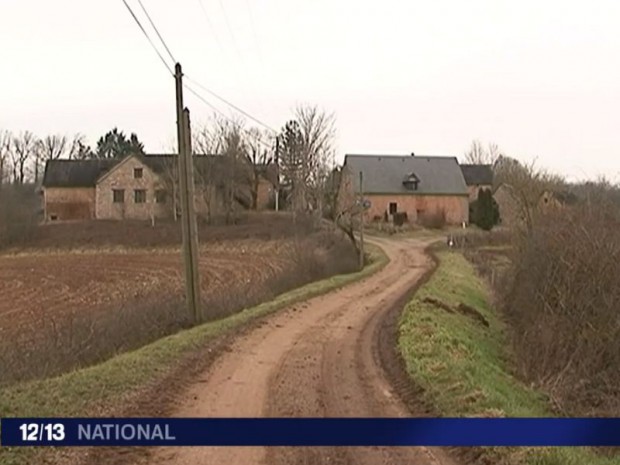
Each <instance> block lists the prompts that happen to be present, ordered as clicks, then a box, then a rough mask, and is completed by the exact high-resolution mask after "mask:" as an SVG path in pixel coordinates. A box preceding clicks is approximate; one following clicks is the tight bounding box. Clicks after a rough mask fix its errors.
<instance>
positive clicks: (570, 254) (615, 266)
mask: <svg viewBox="0 0 620 465" xmlns="http://www.w3.org/2000/svg"><path fill="white" fill-rule="evenodd" d="M517 245H518V247H517V249H516V254H515V260H516V263H515V268H514V271H513V276H512V277H511V279H510V283H509V286H508V288H507V289H506V292H505V293H504V295H503V307H504V310H505V313H506V315H507V318H508V320H509V322H510V325H511V328H512V332H513V336H514V337H513V340H514V347H515V350H516V352H517V355H518V361H519V368H520V371H521V373H522V375H523V376H524V377H525V378H527V379H528V380H530V381H532V382H534V383H536V384H538V385H540V386H542V387H543V388H544V389H546V391H547V392H548V393H549V394H550V396H551V398H552V399H553V400H554V402H555V404H556V406H557V407H558V408H559V409H560V410H562V411H564V412H567V413H570V414H574V415H582V414H598V415H606V416H607V415H617V414H620V371H619V370H618V366H620V320H619V319H618V302H620V281H618V276H620V215H619V214H618V212H617V210H615V209H614V208H612V207H604V206H601V205H597V206H596V208H594V206H589V205H583V206H580V207H575V208H572V209H565V210H561V211H556V212H551V213H549V214H547V215H544V216H541V217H539V218H538V219H537V221H536V223H535V226H534V228H533V229H532V230H531V231H530V232H529V234H528V235H526V236H524V237H523V238H522V239H521V240H520V241H519V242H518V243H517Z"/></svg>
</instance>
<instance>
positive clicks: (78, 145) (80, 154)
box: [69, 133, 94, 160]
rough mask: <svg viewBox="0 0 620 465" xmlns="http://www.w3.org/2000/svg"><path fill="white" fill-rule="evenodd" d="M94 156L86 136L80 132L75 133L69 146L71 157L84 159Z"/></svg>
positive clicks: (72, 158)
mask: <svg viewBox="0 0 620 465" xmlns="http://www.w3.org/2000/svg"><path fill="white" fill-rule="evenodd" d="M93 156H94V155H93V151H92V149H91V148H90V146H89V145H88V144H87V142H86V137H85V136H84V135H83V134H80V133H77V134H75V135H74V136H73V139H71V143H70V146H69V159H70V160H84V159H87V158H93Z"/></svg>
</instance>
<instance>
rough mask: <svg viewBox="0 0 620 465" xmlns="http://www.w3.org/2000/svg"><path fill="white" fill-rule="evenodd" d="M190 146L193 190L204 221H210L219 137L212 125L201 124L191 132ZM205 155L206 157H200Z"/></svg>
mask: <svg viewBox="0 0 620 465" xmlns="http://www.w3.org/2000/svg"><path fill="white" fill-rule="evenodd" d="M193 138H194V141H193V142H192V146H193V148H194V151H195V153H196V161H197V163H196V164H195V165H194V175H195V183H194V184H195V191H196V196H197V197H198V199H197V200H199V201H200V202H201V204H202V205H201V207H202V209H204V212H205V216H206V221H207V223H210V222H211V220H212V217H213V212H214V209H215V208H214V207H215V206H214V203H215V200H216V190H217V187H216V181H217V179H216V178H217V176H216V170H215V165H216V160H215V156H214V155H215V154H217V153H218V152H219V149H220V147H219V146H218V142H220V141H219V139H218V138H217V137H216V135H214V127H213V125H211V126H209V125H203V126H202V127H200V128H198V129H197V130H195V131H194V133H193ZM201 157H206V158H204V159H203V158H201Z"/></svg>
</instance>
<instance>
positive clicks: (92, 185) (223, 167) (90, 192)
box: [42, 155, 277, 221]
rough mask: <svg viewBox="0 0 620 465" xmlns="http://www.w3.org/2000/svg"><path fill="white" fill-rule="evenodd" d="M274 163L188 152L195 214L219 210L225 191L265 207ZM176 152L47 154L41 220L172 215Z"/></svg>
mask: <svg viewBox="0 0 620 465" xmlns="http://www.w3.org/2000/svg"><path fill="white" fill-rule="evenodd" d="M276 173H277V170H275V166H271V165H268V166H257V167H248V166H247V164H237V165H235V166H233V165H232V164H230V163H228V159H227V158H226V157H222V156H215V155H194V174H195V204H196V211H197V213H198V214H199V215H210V214H215V213H219V212H220V211H221V209H222V206H223V204H224V192H228V193H229V194H230V197H231V202H233V205H232V206H233V207H234V208H235V209H249V208H256V209H258V210H261V209H266V208H268V206H269V203H270V200H271V197H272V194H273V185H274V182H273V179H274V177H275V175H276ZM177 179H178V176H177V158H176V155H129V156H127V157H125V158H124V159H105V160H98V159H93V160H50V161H48V162H47V163H46V166H45V174H44V176H43V182H42V191H43V209H44V218H45V221H66V220H87V219H117V220H120V219H135V220H148V219H152V218H165V217H172V216H173V215H174V214H175V212H176V213H178V212H179V208H178V206H177V205H178V201H177V199H178V182H177Z"/></svg>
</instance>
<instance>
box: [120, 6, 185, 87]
mask: <svg viewBox="0 0 620 465" xmlns="http://www.w3.org/2000/svg"><path fill="white" fill-rule="evenodd" d="M123 3H124V4H125V6H126V7H127V9H128V10H129V13H130V14H131V16H132V17H133V19H134V21H135V22H136V24H137V25H138V27H139V28H140V30H141V31H142V33H143V34H144V36H145V37H146V39H147V40H148V41H149V43H150V44H151V47H153V50H155V53H157V56H158V57H159V59H160V60H161V62H162V63H163V64H164V66H165V67H166V69H167V70H168V71H169V72H170V74H172V75H173V76H174V71H172V68H171V67H170V65H168V63H167V62H166V60H165V58H164V57H163V56H162V54H161V53H160V52H159V50H158V49H157V47H156V46H155V43H154V42H153V41H152V40H151V37H150V36H149V35H148V33H147V32H146V30H145V29H144V27H142V24H141V23H140V20H139V19H138V17H137V16H136V15H135V14H134V12H133V10H132V9H131V7H130V6H129V4H128V3H127V1H126V0H123Z"/></svg>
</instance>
